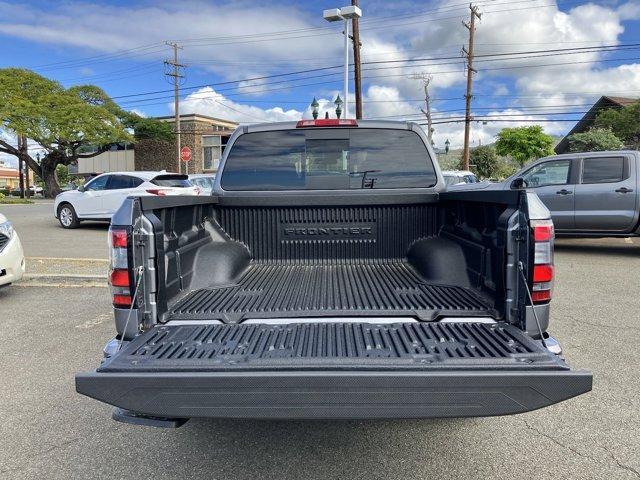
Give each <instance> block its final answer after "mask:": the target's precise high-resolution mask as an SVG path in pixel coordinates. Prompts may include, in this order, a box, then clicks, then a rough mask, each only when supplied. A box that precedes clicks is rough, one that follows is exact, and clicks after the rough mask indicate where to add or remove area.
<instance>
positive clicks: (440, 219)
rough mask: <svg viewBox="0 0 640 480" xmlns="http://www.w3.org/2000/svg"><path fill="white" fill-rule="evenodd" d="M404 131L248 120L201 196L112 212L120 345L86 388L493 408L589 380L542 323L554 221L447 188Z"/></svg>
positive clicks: (138, 403)
mask: <svg viewBox="0 0 640 480" xmlns="http://www.w3.org/2000/svg"><path fill="white" fill-rule="evenodd" d="M434 159H435V155H434V152H433V150H432V149H431V147H430V146H429V141H428V139H427V138H426V135H425V134H424V132H423V130H422V129H421V128H420V127H419V126H418V125H416V124H413V123H398V122H387V121H362V120H358V121H355V120H344V119H343V120H316V121H313V120H303V121H300V122H297V123H295V122H293V123H291V122H289V123H275V124H262V125H252V126H241V127H239V128H238V129H237V130H236V132H235V133H234V134H233V136H232V137H231V138H230V141H229V144H228V146H227V149H226V150H225V153H224V156H223V158H222V160H221V166H220V170H219V173H218V175H217V176H216V179H215V191H214V195H213V196H208V197H203V196H200V197H150V196H146V197H130V198H128V199H127V200H126V201H125V202H124V204H123V205H122V207H121V208H120V209H119V210H118V212H117V213H116V214H115V216H114V217H113V219H112V223H111V227H110V232H109V238H110V240H109V241H110V251H111V273H110V283H111V288H112V293H113V307H114V313H115V325H116V332H117V335H116V337H115V338H114V339H113V340H112V341H110V342H109V343H108V344H107V346H106V347H105V349H104V359H103V361H102V363H101V365H100V366H99V367H98V368H97V369H96V370H94V371H90V372H85V373H79V374H78V375H77V376H76V389H77V391H78V392H80V393H82V394H84V395H87V396H89V397H92V398H95V399H97V400H100V401H102V402H106V403H108V404H111V405H113V406H115V407H116V408H115V409H114V414H113V418H114V419H116V420H119V421H123V422H129V423H134V424H143V425H155V426H165V427H166V426H172V427H175V426H179V425H181V424H182V423H184V421H186V420H187V419H190V418H197V417H239V418H240V417H241V418H279V419H293V418H296V419H301V418H302V419H310V418H314V419H317V418H322V419H343V418H351V419H353V418H418V417H465V416H490V415H504V414H513V413H520V412H525V411H529V410H533V409H537V408H541V407H545V406H547V405H551V404H554V403H557V402H560V401H563V400H566V399H569V398H571V397H575V396H577V395H580V394H583V393H585V392H588V391H589V390H591V385H592V375H591V373H590V372H588V371H584V370H575V369H571V368H570V367H569V366H568V365H567V363H565V361H564V359H563V358H562V357H561V356H560V353H561V351H560V348H559V344H558V343H557V341H556V340H555V339H554V338H553V337H551V336H550V335H549V333H548V331H547V330H548V324H549V305H550V300H551V297H552V293H553V276H554V269H553V225H552V223H551V221H550V219H549V212H548V210H547V209H546V208H545V207H544V205H543V204H542V203H541V202H540V200H539V199H538V198H537V196H536V195H535V194H533V193H530V192H527V191H525V190H496V191H487V192H464V191H460V192H444V179H443V177H442V174H441V172H440V169H439V167H438V165H437V162H435V161H434Z"/></svg>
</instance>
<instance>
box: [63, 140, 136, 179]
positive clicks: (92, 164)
mask: <svg viewBox="0 0 640 480" xmlns="http://www.w3.org/2000/svg"><path fill="white" fill-rule="evenodd" d="M134 156H135V155H134V146H133V145H123V146H120V147H118V149H114V150H110V151H108V152H104V153H101V154H100V155H96V156H95V157H91V158H80V159H78V165H77V168H74V169H73V170H71V169H70V170H69V171H70V172H71V173H77V174H79V175H91V174H96V173H104V172H132V171H133V170H135V158H134Z"/></svg>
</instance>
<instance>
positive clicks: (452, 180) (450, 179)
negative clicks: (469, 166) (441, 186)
mask: <svg viewBox="0 0 640 480" xmlns="http://www.w3.org/2000/svg"><path fill="white" fill-rule="evenodd" d="M462 181H463V180H462V179H460V177H458V176H457V175H445V176H444V183H445V184H446V185H456V184H458V183H461V182H462Z"/></svg>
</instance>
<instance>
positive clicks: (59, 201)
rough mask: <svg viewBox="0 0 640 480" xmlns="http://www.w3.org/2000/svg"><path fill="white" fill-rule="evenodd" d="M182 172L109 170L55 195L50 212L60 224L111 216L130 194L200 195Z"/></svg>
mask: <svg viewBox="0 0 640 480" xmlns="http://www.w3.org/2000/svg"><path fill="white" fill-rule="evenodd" d="M200 192H201V190H200V188H199V187H196V186H194V185H193V184H192V183H191V182H190V181H189V179H188V177H187V176H186V175H179V174H177V173H167V172H113V173H103V174H102V175H98V176H97V177H95V178H93V179H92V180H91V181H90V182H88V183H87V184H86V185H84V186H83V187H80V188H78V189H77V190H70V191H68V192H63V193H61V194H60V195H58V196H57V197H56V200H55V203H54V206H53V212H54V215H55V217H56V218H57V219H58V221H59V222H60V225H62V227H63V228H76V227H77V226H78V225H79V224H80V221H81V220H111V217H112V216H113V215H114V214H115V213H116V211H117V210H118V208H120V205H122V202H123V201H124V199H125V198H127V197H129V196H131V195H143V196H144V195H200Z"/></svg>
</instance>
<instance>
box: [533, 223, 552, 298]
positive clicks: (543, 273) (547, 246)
mask: <svg viewBox="0 0 640 480" xmlns="http://www.w3.org/2000/svg"><path fill="white" fill-rule="evenodd" d="M531 227H532V229H533V240H534V242H535V243H534V255H535V259H534V266H533V289H532V291H531V298H532V300H533V303H534V304H539V303H546V302H548V301H550V300H551V296H552V292H553V277H554V268H553V238H554V231H553V222H552V221H551V220H532V221H531Z"/></svg>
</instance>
